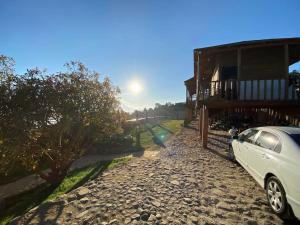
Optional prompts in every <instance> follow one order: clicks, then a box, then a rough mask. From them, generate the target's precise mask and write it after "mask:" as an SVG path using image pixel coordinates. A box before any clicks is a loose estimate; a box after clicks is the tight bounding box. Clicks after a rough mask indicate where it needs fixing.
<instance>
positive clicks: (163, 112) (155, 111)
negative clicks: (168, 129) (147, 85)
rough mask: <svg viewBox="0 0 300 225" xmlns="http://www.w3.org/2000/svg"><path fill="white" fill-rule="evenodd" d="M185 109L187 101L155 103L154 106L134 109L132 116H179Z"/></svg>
mask: <svg viewBox="0 0 300 225" xmlns="http://www.w3.org/2000/svg"><path fill="white" fill-rule="evenodd" d="M184 109H185V103H182V102H179V103H174V104H173V103H170V102H167V103H166V104H164V105H163V104H160V103H155V107H154V108H148V109H146V108H145V109H144V110H141V111H138V110H136V111H134V112H133V113H132V114H131V118H136V117H138V118H142V117H143V118H147V117H156V116H163V117H173V118H177V117H178V114H179V113H180V112H183V111H184Z"/></svg>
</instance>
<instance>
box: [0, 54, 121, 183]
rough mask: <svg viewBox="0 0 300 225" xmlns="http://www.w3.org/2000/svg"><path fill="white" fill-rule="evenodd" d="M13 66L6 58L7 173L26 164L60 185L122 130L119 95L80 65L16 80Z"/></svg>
mask: <svg viewBox="0 0 300 225" xmlns="http://www.w3.org/2000/svg"><path fill="white" fill-rule="evenodd" d="M13 66H14V61H13V60H12V59H11V58H9V57H5V56H0V98H1V99H0V101H1V109H0V151H1V152H0V157H1V158H0V163H1V170H2V171H1V172H5V171H8V170H9V168H10V167H12V166H13V165H14V163H22V164H23V165H24V166H25V167H26V168H27V169H28V170H31V171H34V172H37V173H39V174H40V176H41V177H42V178H44V179H46V180H47V181H49V182H51V183H57V182H59V181H60V180H61V179H62V178H63V177H64V176H65V173H66V172H67V170H68V168H69V166H70V165H71V164H72V162H73V161H74V160H76V159H78V158H79V157H80V156H81V155H82V154H84V152H85V151H86V150H87V149H89V148H90V147H91V145H93V143H95V142H99V141H102V140H105V139H106V138H108V137H109V136H110V135H111V134H113V133H115V132H116V131H117V130H118V129H119V124H118V123H117V122H116V121H117V117H118V113H117V112H118V109H119V101H118V93H119V90H118V88H116V87H114V86H113V85H112V84H111V82H110V80H109V79H108V78H104V80H103V81H102V82H100V81H99V74H98V73H96V72H94V71H90V70H88V69H87V68H86V67H85V66H84V65H83V64H82V63H80V62H70V63H67V64H66V65H65V67H66V71H63V72H59V73H56V74H50V75H49V74H45V72H43V71H41V70H39V69H37V68H36V69H31V70H28V71H27V73H25V74H23V75H16V74H15V72H14V68H13ZM45 163H46V164H47V165H48V166H49V168H50V169H51V170H50V172H49V173H48V174H44V173H43V172H42V168H44V166H43V165H44V164H45Z"/></svg>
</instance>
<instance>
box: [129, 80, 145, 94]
mask: <svg viewBox="0 0 300 225" xmlns="http://www.w3.org/2000/svg"><path fill="white" fill-rule="evenodd" d="M142 89H143V87H142V85H141V84H140V83H139V82H137V81H132V82H131V83H130V84H129V90H130V92H131V93H133V94H138V93H140V92H141V91H142Z"/></svg>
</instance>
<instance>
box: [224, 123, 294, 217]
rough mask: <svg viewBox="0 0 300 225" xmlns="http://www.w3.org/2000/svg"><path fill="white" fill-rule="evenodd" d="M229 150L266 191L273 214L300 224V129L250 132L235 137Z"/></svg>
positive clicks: (279, 128) (266, 129) (246, 131)
mask: <svg viewBox="0 0 300 225" xmlns="http://www.w3.org/2000/svg"><path fill="white" fill-rule="evenodd" d="M230 149H231V153H232V154H233V156H234V158H235V160H236V161H238V162H239V163H240V164H241V165H242V166H243V167H244V168H245V169H246V170H247V171H248V172H249V173H250V175H252V176H253V177H254V179H255V180H256V181H257V182H258V183H259V184H260V186H261V187H263V188H264V189H265V190H266V195H267V199H268V202H269V205H270V206H271V208H272V210H273V212H275V213H276V214H277V215H279V216H280V217H282V218H284V219H288V218H291V217H292V216H293V214H294V215H295V216H296V217H297V218H298V219H299V220H300V128H296V127H258V128H251V129H248V130H245V131H244V132H242V133H241V134H239V135H238V136H236V137H234V140H233V141H232V143H231V146H230Z"/></svg>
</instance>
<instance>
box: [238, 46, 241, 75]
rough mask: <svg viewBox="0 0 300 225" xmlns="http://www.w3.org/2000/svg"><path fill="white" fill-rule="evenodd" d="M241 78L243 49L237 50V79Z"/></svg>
mask: <svg viewBox="0 0 300 225" xmlns="http://www.w3.org/2000/svg"><path fill="white" fill-rule="evenodd" d="M240 78H241V49H238V50H237V80H240Z"/></svg>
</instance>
